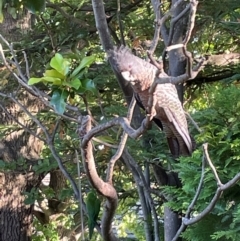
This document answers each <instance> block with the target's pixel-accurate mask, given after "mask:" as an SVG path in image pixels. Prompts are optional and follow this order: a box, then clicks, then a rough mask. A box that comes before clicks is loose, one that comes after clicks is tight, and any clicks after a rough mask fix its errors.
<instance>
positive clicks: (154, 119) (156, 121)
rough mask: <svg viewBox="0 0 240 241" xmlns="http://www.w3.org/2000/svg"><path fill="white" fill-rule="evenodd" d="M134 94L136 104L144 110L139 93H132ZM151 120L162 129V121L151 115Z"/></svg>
mask: <svg viewBox="0 0 240 241" xmlns="http://www.w3.org/2000/svg"><path fill="white" fill-rule="evenodd" d="M134 96H135V99H136V102H137V104H138V106H139V107H140V108H142V109H143V110H145V111H146V109H145V107H144V106H143V103H142V101H141V98H140V97H139V95H138V94H137V93H134ZM153 121H154V123H155V124H156V125H157V126H158V127H159V128H160V129H161V130H163V125H162V122H161V121H160V120H159V119H157V118H154V117H153Z"/></svg>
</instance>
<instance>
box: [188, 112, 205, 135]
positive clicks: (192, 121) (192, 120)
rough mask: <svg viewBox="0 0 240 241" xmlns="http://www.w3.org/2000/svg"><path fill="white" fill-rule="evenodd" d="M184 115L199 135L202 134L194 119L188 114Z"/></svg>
mask: <svg viewBox="0 0 240 241" xmlns="http://www.w3.org/2000/svg"><path fill="white" fill-rule="evenodd" d="M185 115H186V116H187V117H188V119H189V120H190V121H191V123H192V124H193V125H194V127H195V128H196V129H197V130H198V132H199V133H202V132H203V131H202V129H201V128H200V127H199V126H198V124H197V123H196V121H194V119H193V118H192V116H191V115H190V114H189V113H188V112H185Z"/></svg>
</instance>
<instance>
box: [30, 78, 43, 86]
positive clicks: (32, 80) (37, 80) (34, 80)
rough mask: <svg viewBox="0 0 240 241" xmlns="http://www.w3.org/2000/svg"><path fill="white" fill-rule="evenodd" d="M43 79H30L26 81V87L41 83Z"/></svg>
mask: <svg viewBox="0 0 240 241" xmlns="http://www.w3.org/2000/svg"><path fill="white" fill-rule="evenodd" d="M42 81H43V79H42V78H30V79H29V80H28V85H34V84H37V83H39V82H42Z"/></svg>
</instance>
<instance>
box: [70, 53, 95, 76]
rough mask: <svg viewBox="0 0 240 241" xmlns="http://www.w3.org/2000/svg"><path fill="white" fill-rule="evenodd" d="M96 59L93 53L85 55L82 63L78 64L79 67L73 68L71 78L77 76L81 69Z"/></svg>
mask: <svg viewBox="0 0 240 241" xmlns="http://www.w3.org/2000/svg"><path fill="white" fill-rule="evenodd" d="M94 60H95V57H94V56H93V55H92V56H86V57H84V58H83V59H82V61H81V63H80V64H79V65H78V67H77V68H76V69H74V70H73V72H72V74H71V76H70V78H71V79H72V78H75V77H77V75H78V74H79V73H80V72H81V70H82V69H84V68H85V67H87V66H89V65H90V64H91V63H92V62H93V61H94Z"/></svg>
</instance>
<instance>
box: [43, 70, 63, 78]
mask: <svg viewBox="0 0 240 241" xmlns="http://www.w3.org/2000/svg"><path fill="white" fill-rule="evenodd" d="M43 75H44V76H47V77H55V78H59V79H64V78H65V77H64V75H62V74H61V73H59V72H58V71H57V70H55V69H49V70H46V71H45V73H44V74H43Z"/></svg>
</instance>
